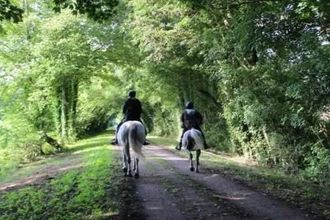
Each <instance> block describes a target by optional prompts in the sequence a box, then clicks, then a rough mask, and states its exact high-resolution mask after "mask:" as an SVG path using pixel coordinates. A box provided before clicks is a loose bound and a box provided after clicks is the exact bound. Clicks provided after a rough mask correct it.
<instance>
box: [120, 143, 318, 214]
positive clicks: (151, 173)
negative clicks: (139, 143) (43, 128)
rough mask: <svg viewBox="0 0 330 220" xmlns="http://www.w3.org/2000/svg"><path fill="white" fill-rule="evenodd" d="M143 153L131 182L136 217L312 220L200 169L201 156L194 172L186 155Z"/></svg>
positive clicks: (150, 149) (162, 151) (153, 149)
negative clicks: (138, 176) (198, 171)
mask: <svg viewBox="0 0 330 220" xmlns="http://www.w3.org/2000/svg"><path fill="white" fill-rule="evenodd" d="M115 148H116V149H117V150H119V148H118V147H115ZM143 150H144V151H143V153H144V154H145V156H146V159H145V160H143V161H141V163H140V178H139V179H134V178H132V179H131V183H132V184H133V185H134V186H135V187H134V192H133V193H135V195H136V199H137V200H138V201H139V202H141V206H142V207H143V211H142V210H136V211H137V212H139V213H142V212H143V216H144V217H141V219H145V218H146V219H175V220H180V219H281V220H282V219H313V218H312V217H310V216H309V215H308V214H307V213H304V212H303V211H301V210H299V209H296V208H292V207H290V206H289V205H287V204H285V203H284V202H281V201H278V200H276V199H272V198H269V197H267V196H266V195H264V194H262V193H260V192H256V191H253V190H251V189H249V188H248V187H245V186H242V185H240V184H238V183H235V182H233V181H231V180H228V179H226V178H224V177H223V176H222V175H221V173H217V172H216V171H210V170H208V169H206V168H204V169H203V155H202V156H201V163H202V164H201V168H200V173H195V172H191V171H190V170H189V163H188V155H187V158H181V157H179V156H177V155H175V154H174V153H172V152H170V151H168V150H166V149H164V148H161V147H159V146H152V145H151V146H145V147H144V149H143ZM128 178H129V177H128ZM138 201H135V202H138ZM145 216H146V217H145ZM132 219H133V218H132ZM134 219H138V217H137V215H135V217H134Z"/></svg>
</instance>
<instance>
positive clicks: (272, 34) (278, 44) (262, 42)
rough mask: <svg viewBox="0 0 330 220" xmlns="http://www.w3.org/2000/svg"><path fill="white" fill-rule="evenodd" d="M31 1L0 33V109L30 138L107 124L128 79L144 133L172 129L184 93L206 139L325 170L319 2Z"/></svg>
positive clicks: (311, 170) (294, 167)
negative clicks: (19, 19) (23, 14)
mask: <svg viewBox="0 0 330 220" xmlns="http://www.w3.org/2000/svg"><path fill="white" fill-rule="evenodd" d="M29 3H30V5H34V6H38V7H32V6H31V7H28V6H29V4H27V5H26V6H27V7H26V8H27V9H28V10H27V12H28V13H27V14H26V17H25V18H24V19H25V20H24V23H20V24H18V25H13V24H10V23H9V24H8V23H5V25H3V27H4V31H3V34H2V35H1V38H0V40H1V41H0V49H1V50H0V57H1V58H2V59H1V61H0V65H1V67H0V75H1V80H0V83H1V88H4V89H3V91H4V92H3V93H2V94H1V96H0V105H1V111H0V117H1V120H2V121H3V123H4V124H6V125H9V124H11V123H12V122H13V123H14V122H15V120H17V121H16V124H18V125H19V126H18V127H23V128H25V127H26V128H27V129H26V130H29V132H26V133H30V134H31V136H32V137H30V139H29V142H30V143H27V145H28V146H35V143H36V141H37V138H36V137H37V135H36V134H37V132H40V131H42V132H44V133H50V134H52V135H53V134H54V136H56V137H57V139H60V140H61V141H62V142H66V141H72V140H75V139H76V138H77V137H78V136H82V135H85V134H88V133H95V132H98V131H100V130H103V129H105V128H106V126H107V125H108V123H109V121H112V122H113V121H119V120H121V118H122V114H121V105H122V103H123V102H124V99H125V97H126V94H127V91H128V90H130V89H135V90H136V91H137V94H138V98H139V99H141V101H142V105H143V109H144V110H143V116H142V117H143V120H144V121H145V124H146V125H147V127H148V130H149V132H154V133H155V134H160V135H168V136H176V135H178V133H180V122H179V116H180V113H181V111H182V110H183V107H184V104H185V102H187V101H193V102H194V103H195V106H196V108H197V109H198V110H199V111H200V112H201V113H202V114H203V116H204V125H203V129H204V130H205V133H206V137H207V139H208V143H209V145H211V146H213V147H215V148H217V149H219V150H222V151H228V152H234V153H238V154H241V155H244V156H246V157H249V158H252V159H255V160H257V161H259V162H260V164H264V165H267V166H270V167H281V168H282V169H284V170H285V171H286V172H288V173H291V174H303V175H304V176H305V178H311V179H314V180H318V181H319V182H324V181H326V179H327V178H328V177H327V175H324V172H327V167H326V166H325V165H324V164H326V163H327V160H328V158H329V151H328V149H329V147H330V143H329V125H328V124H329V118H326V119H322V115H324V114H327V113H328V112H329V105H330V99H329V97H330V87H329V85H330V75H329V74H328V73H329V72H330V69H329V65H328V57H329V52H330V49H329V39H328V33H327V25H326V24H327V23H328V18H329V16H328V15H329V14H328V10H326V9H327V7H326V6H327V3H326V2H325V1H323V0H322V1H314V0H310V1H306V0H296V1H261V2H260V1H257V2H254V1H243V0H239V1H235V2H229V1H224V0H212V1H196V0H181V1H172V0H171V1H155V0H152V1H149V0H148V1H147V0H139V1H122V2H120V3H119V2H117V1H102V3H101V2H98V1H84V2H83V1H79V2H77V3H76V4H74V3H72V2H71V1H56V2H55V5H56V6H55V8H56V9H57V10H59V9H61V10H62V13H61V14H53V13H52V10H51V9H50V7H53V6H54V5H53V6H50V4H49V3H50V2H47V3H48V4H47V3H44V4H42V3H41V2H39V1H32V0H31V2H30V1H29ZM66 8H67V9H68V10H65V9H66ZM99 9H100V10H99ZM103 9H104V10H103ZM70 10H71V11H73V12H74V13H78V12H79V13H85V14H87V15H88V16H90V17H92V18H94V19H96V20H104V21H103V23H102V24H99V23H95V22H93V21H91V20H88V19H86V18H85V17H83V16H80V15H77V16H72V14H71V11H70ZM39 13H41V14H39ZM41 15H42V16H41ZM109 16H110V17H111V21H110V20H107V19H106V18H108V17H109ZM5 45H6V46H5ZM1 126H2V125H1ZM2 127H4V126H2ZM14 130H15V129H14V128H11V127H4V130H3V131H1V132H2V134H0V137H1V141H2V143H5V142H6V143H9V142H13V140H14V139H13V138H11V136H10V135H9V136H8V137H5V136H6V135H7V134H9V133H11V132H12V131H14ZM21 133H22V134H21ZM14 134H15V135H16V137H20V141H22V142H23V140H24V138H25V131H24V130H19V129H17V132H14ZM26 135H27V134H26ZM27 136H28V135H27ZM27 139H28V138H27ZM11 144H12V143H11ZM30 148H31V149H32V148H34V147H30Z"/></svg>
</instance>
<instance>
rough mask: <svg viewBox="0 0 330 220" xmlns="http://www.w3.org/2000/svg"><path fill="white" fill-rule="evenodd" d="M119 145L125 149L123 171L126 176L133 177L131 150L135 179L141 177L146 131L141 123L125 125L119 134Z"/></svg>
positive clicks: (129, 122) (135, 122) (126, 123)
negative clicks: (140, 168) (131, 151)
mask: <svg viewBox="0 0 330 220" xmlns="http://www.w3.org/2000/svg"><path fill="white" fill-rule="evenodd" d="M117 138H118V144H119V146H122V147H123V155H122V156H123V171H124V173H125V176H132V169H131V155H130V149H132V150H133V152H134V156H133V171H134V177H135V178H138V177H139V157H140V156H141V157H144V156H143V154H142V146H143V143H144V141H145V129H144V126H143V124H142V123H141V122H139V121H127V122H125V123H123V124H122V125H121V126H120V128H119V130H118V134H117Z"/></svg>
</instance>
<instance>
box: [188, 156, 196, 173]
mask: <svg viewBox="0 0 330 220" xmlns="http://www.w3.org/2000/svg"><path fill="white" fill-rule="evenodd" d="M189 160H190V171H194V170H195V168H194V164H193V154H192V153H191V151H189Z"/></svg>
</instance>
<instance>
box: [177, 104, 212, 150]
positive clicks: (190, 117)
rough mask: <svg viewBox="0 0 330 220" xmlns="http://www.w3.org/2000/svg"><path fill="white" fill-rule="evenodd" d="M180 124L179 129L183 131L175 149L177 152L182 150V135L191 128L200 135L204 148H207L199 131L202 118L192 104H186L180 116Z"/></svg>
mask: <svg viewBox="0 0 330 220" xmlns="http://www.w3.org/2000/svg"><path fill="white" fill-rule="evenodd" d="M181 123H182V125H181V127H182V128H183V130H182V134H181V138H180V142H179V144H178V146H177V147H176V149H177V150H181V148H182V137H183V134H184V133H185V132H186V131H187V130H189V129H191V128H195V129H197V130H199V131H200V132H201V133H202V135H203V139H204V147H205V148H207V145H206V141H205V136H204V133H203V131H202V129H201V125H202V124H203V116H202V115H201V113H199V112H198V111H197V110H196V109H194V103H192V102H187V104H186V108H185V110H184V112H183V113H182V114H181Z"/></svg>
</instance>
